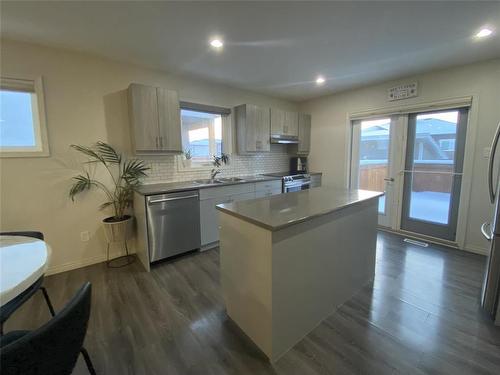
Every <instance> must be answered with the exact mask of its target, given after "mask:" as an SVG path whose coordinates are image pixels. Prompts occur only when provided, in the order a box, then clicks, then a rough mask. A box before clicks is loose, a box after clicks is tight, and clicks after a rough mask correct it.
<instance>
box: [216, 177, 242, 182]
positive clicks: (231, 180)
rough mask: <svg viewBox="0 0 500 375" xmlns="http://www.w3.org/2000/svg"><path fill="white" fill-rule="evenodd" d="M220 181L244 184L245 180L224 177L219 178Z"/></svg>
mask: <svg viewBox="0 0 500 375" xmlns="http://www.w3.org/2000/svg"><path fill="white" fill-rule="evenodd" d="M219 180H220V181H222V182H243V181H245V180H244V179H242V178H239V177H222V178H219Z"/></svg>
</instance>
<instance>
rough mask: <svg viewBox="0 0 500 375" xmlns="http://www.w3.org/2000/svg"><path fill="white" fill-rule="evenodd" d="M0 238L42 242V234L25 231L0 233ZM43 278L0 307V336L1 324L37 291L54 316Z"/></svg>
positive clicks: (1, 331) (1, 333)
mask: <svg viewBox="0 0 500 375" xmlns="http://www.w3.org/2000/svg"><path fill="white" fill-rule="evenodd" d="M0 236H25V237H32V238H36V239H39V240H42V241H43V240H44V237H43V233H41V232H33V231H25V232H1V233H0ZM42 283H43V276H41V277H40V278H39V279H38V280H37V281H35V283H34V284H33V285H31V286H30V287H29V288H28V289H26V290H25V291H24V292H23V293H21V294H20V295H18V296H17V297H16V298H14V299H13V300H12V301H9V302H8V303H6V304H5V305H4V306H1V307H0V335H3V324H4V323H5V321H6V320H7V319H9V317H10V316H11V315H12V314H13V313H14V311H16V310H17V309H18V308H19V307H21V305H23V304H24V303H25V302H26V301H27V300H29V299H30V298H31V296H32V295H33V294H35V293H36V292H37V291H38V290H41V291H42V293H43V297H44V298H45V302H46V303H47V306H48V307H49V311H50V315H52V316H54V315H55V311H54V307H53V306H52V302H51V301H50V298H49V294H48V293H47V289H45V287H44V286H43V285H42Z"/></svg>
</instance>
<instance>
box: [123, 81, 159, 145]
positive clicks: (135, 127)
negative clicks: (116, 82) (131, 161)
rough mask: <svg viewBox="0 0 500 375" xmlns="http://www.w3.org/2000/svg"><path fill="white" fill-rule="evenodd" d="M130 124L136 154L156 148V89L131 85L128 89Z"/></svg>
mask: <svg viewBox="0 0 500 375" xmlns="http://www.w3.org/2000/svg"><path fill="white" fill-rule="evenodd" d="M128 104H129V116H130V124H131V126H132V129H131V130H132V133H133V143H134V148H135V150H136V152H140V151H150V150H156V149H157V147H158V101H157V98H156V88H155V87H151V86H145V85H138V84H131V85H130V86H129V89H128Z"/></svg>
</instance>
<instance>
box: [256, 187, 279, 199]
mask: <svg viewBox="0 0 500 375" xmlns="http://www.w3.org/2000/svg"><path fill="white" fill-rule="evenodd" d="M278 194H281V188H280V189H274V190H261V191H257V192H256V193H255V198H265V197H270V196H271V195H278Z"/></svg>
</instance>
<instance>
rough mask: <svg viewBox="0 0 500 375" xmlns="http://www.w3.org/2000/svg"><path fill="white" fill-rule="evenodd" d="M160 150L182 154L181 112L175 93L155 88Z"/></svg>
mask: <svg viewBox="0 0 500 375" xmlns="http://www.w3.org/2000/svg"><path fill="white" fill-rule="evenodd" d="M156 92H157V97H158V125H159V136H160V139H159V146H160V150H162V151H168V152H179V153H180V152H182V140H181V114H180V113H181V112H180V108H179V98H178V96H177V92H176V91H172V90H166V89H163V88H157V89H156Z"/></svg>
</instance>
